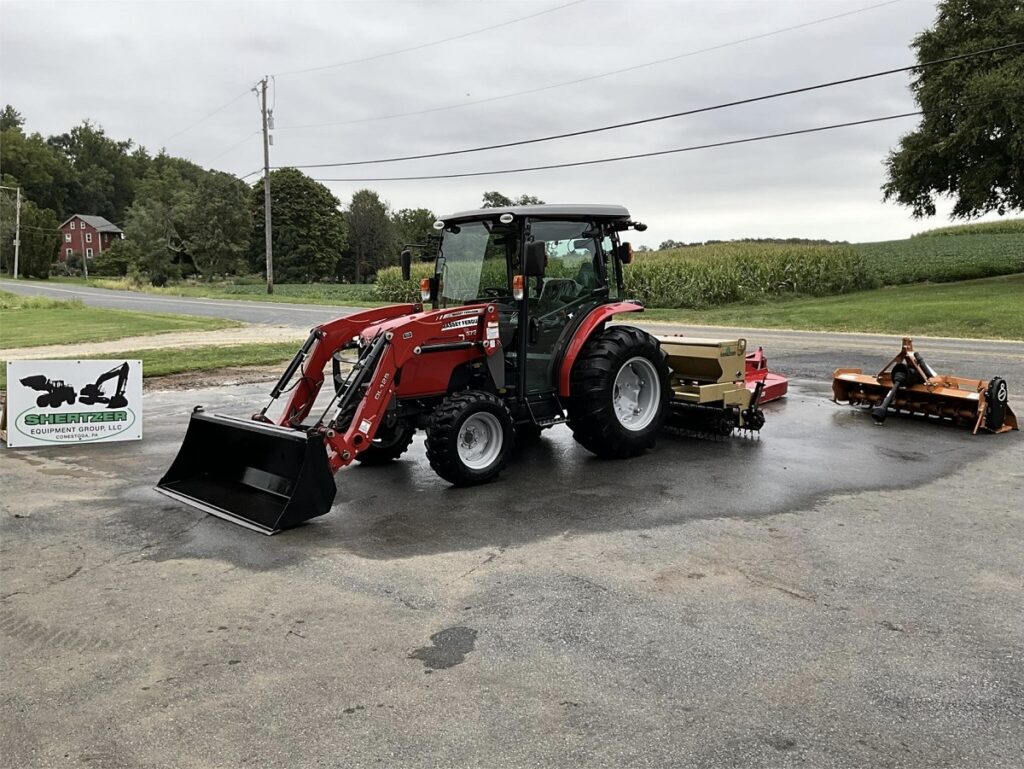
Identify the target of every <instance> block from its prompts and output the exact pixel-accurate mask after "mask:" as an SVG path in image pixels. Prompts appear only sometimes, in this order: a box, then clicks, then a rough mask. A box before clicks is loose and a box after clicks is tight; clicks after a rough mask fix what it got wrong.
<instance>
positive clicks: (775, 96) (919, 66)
mask: <svg viewBox="0 0 1024 769" xmlns="http://www.w3.org/2000/svg"><path fill="white" fill-rule="evenodd" d="M1021 46H1024V42H1019V43H1010V44H1008V45H1001V46H996V47H993V48H986V49H984V50H981V51H973V52H971V53H964V54H959V55H957V56H947V57H946V58H944V59H935V60H933V61H926V62H922V63H921V64H913V65H910V66H906V67H898V68H896V69H887V70H882V71H881V72H872V73H870V74H866V75H857V76H856V77H848V78H844V79H842V80H831V81H829V82H827V83H818V84H816V85H809V86H803V87H801V88H791V89H789V90H786V91H776V92H775V93H769V94H764V95H762V96H752V97H750V98H747V99H737V100H736V101H730V102H724V103H722V104H715V105H712V106H709V107H697V108H695V109H689V110H684V111H682V112H671V113H669V114H667V115H656V116H654V117H648V118H642V119H639V120H629V121H626V122H624V123H615V124H612V125H606V126H600V127H598V128H585V129H582V130H579V131H569V132H566V133H560V134H551V135H549V136H539V137H536V138H533V139H520V140H518V141H512V142H503V143H501V144H488V145H484V146H481V147H468V148H464V149H458V150H447V151H445V152H430V153H424V154H422V155H403V156H399V157H390V158H377V159H374V160H350V161H345V162H341V163H308V164H305V165H301V164H297V165H291V166H289V167H290V168H337V167H342V166H363V165H372V164H377V163H396V162H400V161H404V160H424V159H427V158H439V157H448V156H451V155H465V154H469V153H472V152H485V151H488V150H496V149H505V148H507V147H521V146H523V145H525V144H539V143H541V142H549V141H553V140H555V139H568V138H571V137H575V136H586V135H588V134H595V133H601V132H602V131H612V130H616V129H619V128H628V127H631V126H637V125H644V124H647V123H654V122H658V121H661V120H670V119H672V118H678V117H685V116H687V115H696V114H699V113H703V112H713V111H715V110H720V109H726V108H727V107H736V106H739V105H742V104H752V103H754V102H760V101H767V100H769V99H778V98H780V97H782V96H792V95H794V94H798V93H807V92H808V91H817V90H821V89H823V88H832V87H834V86H838V85H847V84H849V83H857V82H861V81H864V80H871V79H873V78H878V77H884V76H886V75H894V74H896V73H899V72H907V71H909V70H916V69H923V68H925V67H932V66H936V65H938V64H946V63H948V62H951V61H959V60H961V59H969V58H973V57H975V56H981V55H983V54H989V53H994V52H997V51H1005V50H1007V49H1010V48H1019V47H1021Z"/></svg>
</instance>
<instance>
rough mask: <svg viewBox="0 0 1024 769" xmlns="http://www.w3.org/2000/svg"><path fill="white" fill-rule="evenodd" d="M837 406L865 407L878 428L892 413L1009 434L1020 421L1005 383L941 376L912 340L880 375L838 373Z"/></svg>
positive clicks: (858, 371) (848, 370)
mask: <svg viewBox="0 0 1024 769" xmlns="http://www.w3.org/2000/svg"><path fill="white" fill-rule="evenodd" d="M832 395H833V400H834V401H835V402H836V403H849V404H850V405H852V406H864V407H867V408H869V409H870V410H871V417H872V419H874V420H875V422H876V423H877V424H882V423H883V422H885V418H886V417H887V416H888V415H889V414H892V413H901V414H910V415H923V416H929V417H938V418H941V419H944V420H948V421H951V422H955V423H957V424H962V425H966V426H968V427H971V428H972V432H973V433H974V434H977V432H978V430H987V431H988V432H992V433H1005V432H1009V431H1010V430H1016V429H1018V427H1017V417H1016V416H1015V415H1014V413H1013V410H1012V409H1011V408H1010V405H1009V403H1008V389H1007V386H1006V382H1005V381H1004V380H1003V379H1001V378H1000V377H993V378H992V379H990V380H989V381H988V382H986V381H985V380H983V379H965V378H962V377H955V376H950V375H948V374H937V373H935V371H934V370H933V369H932V367H931V366H929V365H928V363H927V362H926V361H925V359H924V357H923V356H922V355H921V353H919V352H915V351H914V342H913V340H912V339H909V338H904V339H903V346H902V348H901V349H900V351H899V353H897V354H896V356H895V357H893V359H892V360H890V361H889V362H888V363H887V364H886V365H885V367H884V368H883V369H882V370H881V371H879V372H878V374H876V375H874V376H871V375H870V374H865V373H864V372H863V371H862V370H861V369H859V368H839V369H836V370H835V373H834V374H833V378H832Z"/></svg>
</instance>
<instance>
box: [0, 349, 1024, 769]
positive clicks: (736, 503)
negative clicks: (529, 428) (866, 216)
mask: <svg viewBox="0 0 1024 769" xmlns="http://www.w3.org/2000/svg"><path fill="white" fill-rule="evenodd" d="M893 352H895V351H893ZM803 354H807V355H811V353H809V352H808V353H796V355H803ZM791 355H793V354H792V353H785V354H780V355H779V356H778V360H779V363H780V365H781V366H782V367H783V368H785V367H787V366H793V367H794V368H800V369H804V368H810V369H815V370H817V369H820V368H821V366H823V365H825V363H826V361H825V360H823V359H821V358H819V359H816V360H812V359H810V358H807V359H803V358H795V359H794V358H793V357H791ZM865 357H866V358H867V361H866V362H869V363H870V364H871V367H872V368H874V367H877V366H879V365H880V364H881V363H884V360H883V361H881V362H879V361H878V354H877V352H876V353H875V354H874V355H873V356H867V355H865ZM851 363H854V364H856V363H857V361H851ZM997 364H998V365H1000V366H1001V368H1002V369H1004V370H1005V372H1004V373H1005V375H1006V376H1008V377H1009V378H1011V379H1014V380H1015V381H1017V382H1020V381H1024V370H1022V369H1024V365H1021V363H1020V362H1019V361H1018V360H1017V359H1015V358H1012V357H1010V358H1004V359H1003V360H999V361H997ZM933 365H934V364H933ZM981 373H987V372H981ZM993 373H997V372H993ZM266 389H267V388H266V386H264V385H244V386H239V387H234V388H222V389H220V390H200V391H175V392H160V391H156V392H150V393H149V394H148V395H147V396H146V399H147V400H146V410H147V411H146V422H145V439H144V441H143V442H142V443H136V444H112V445H107V446H93V447H90V448H89V449H87V450H84V451H75V452H71V451H66V450H64V451H63V452H62V451H61V450H57V449H45V450H33V451H10V450H6V449H4V450H2V453H0V470H2V476H3V485H4V496H3V510H2V513H0V531H2V534H3V539H2V546H0V548H2V560H0V564H2V565H0V644H2V649H3V655H2V661H0V681H2V682H3V683H2V686H3V691H4V697H3V700H2V704H0V717H2V721H3V723H4V724H5V726H4V727H3V730H2V741H0V755H2V756H3V758H4V763H5V765H7V766H12V767H14V766H16V767H26V768H27V767H53V766H62V767H63V766H67V767H212V766H216V767H253V766H259V767H316V766H325V767H362V766H396V767H397V766H402V767H404V766H416V767H419V766H423V767H450V766H472V767H477V766H487V767H491V766H494V767H498V766H509V767H526V766H531V767H532V766H588V767H589V766H593V767H623V766H629V767H633V766H652V767H655V766H658V767H661V766H664V767H680V766H693V767H726V766H761V767H776V766H778V767H788V766H797V765H801V766H813V767H816V768H817V767H854V766H856V767H861V766H872V767H890V766H891V767H924V766H928V767H937V766H943V767H978V766H985V767H987V768H991V767H1018V766H1019V765H1020V755H1021V754H1022V752H1024V731H1022V729H1021V723H1022V719H1024V536H1022V535H1024V441H1022V439H1021V434H1020V433H1014V434H1010V435H1001V436H990V435H983V436H978V437H972V436H971V435H970V434H969V432H968V431H965V430H961V429H957V428H954V427H947V426H944V425H934V424H929V423H926V422H922V421H917V420H910V419H898V418H893V419H890V420H889V421H888V422H887V423H886V424H885V425H884V426H883V427H877V426H875V425H874V424H873V423H872V422H871V419H870V418H869V417H868V416H867V415H866V414H865V413H862V412H857V411H853V410H851V409H849V408H846V407H841V406H837V405H835V404H833V403H831V402H829V401H828V400H827V395H828V387H827V384H825V382H824V381H822V380H820V379H819V380H817V381H814V380H809V379H800V380H798V381H796V382H794V385H793V388H792V390H791V394H790V397H789V398H787V399H786V400H784V401H782V402H778V403H775V404H770V405H769V406H768V407H767V419H768V422H767V426H766V427H765V429H764V431H763V433H762V435H761V436H760V437H759V438H756V439H747V438H740V437H734V438H730V439H717V440H716V439H702V438H697V437H693V436H684V435H666V436H665V437H664V438H663V439H662V441H661V442H660V443H659V445H658V447H657V449H656V450H654V451H652V452H650V453H649V454H648V455H646V456H644V457H640V458H636V459H633V460H629V461H624V462H609V461H601V460H597V459H594V458H592V457H591V456H590V455H588V454H587V453H586V452H584V451H583V450H582V449H579V448H578V447H576V445H575V444H574V442H573V441H572V438H571V435H570V434H569V432H568V430H567V429H566V428H564V427H559V428H556V429H554V430H551V431H548V432H546V433H545V437H544V438H542V439H541V440H540V441H539V442H538V443H537V444H535V445H532V446H528V447H524V448H522V449H520V450H519V451H518V452H517V455H516V457H515V459H514V460H513V462H512V463H511V465H510V466H509V468H508V469H507V470H506V471H505V472H504V473H503V474H502V476H501V478H500V480H498V481H497V482H495V483H491V484H488V485H486V486H483V487H478V488H474V489H453V488H450V487H448V486H447V485H446V484H444V483H443V482H442V481H440V479H438V478H437V477H436V476H434V474H433V473H432V472H431V470H430V468H429V466H428V465H427V462H426V458H425V456H424V450H423V442H422V438H418V439H417V440H416V442H415V443H414V444H413V447H412V449H411V450H410V452H409V453H408V454H407V455H406V456H405V457H403V459H402V460H401V461H399V462H397V463H395V464H394V465H392V466H390V467H384V468H363V467H359V466H355V467H352V468H348V469H345V470H342V471H341V472H340V473H339V474H338V478H337V480H338V497H337V502H336V504H335V506H334V509H333V510H332V511H331V512H330V513H329V514H327V515H326V516H323V517H321V518H317V519H314V520H313V521H311V522H310V523H309V524H307V525H305V526H303V527H301V528H299V529H296V530H293V531H289V532H285V533H283V534H280V535H278V536H275V537H265V536H262V535H259V534H255V533H253V532H251V531H247V530H245V529H242V528H240V527H237V526H233V525H231V524H229V523H226V522H224V521H222V520H219V519H217V518H213V517H209V516H206V515H204V514H202V513H199V512H197V511H194V510H191V509H189V508H187V507H183V506H181V505H179V504H177V503H175V502H173V501H171V500H169V499H167V498H165V497H163V496H161V495H159V494H157V493H156V492H155V491H153V489H152V486H153V484H154V483H155V481H156V480H157V479H158V478H159V476H160V475H161V474H162V472H163V471H164V470H165V469H166V467H167V466H168V464H169V463H170V461H171V459H172V458H173V456H174V453H175V452H176V450H177V447H178V444H179V443H180V440H181V438H182V436H183V433H184V430H185V426H186V423H187V420H188V413H189V411H190V410H191V408H192V406H193V405H195V404H197V403H203V404H204V405H206V406H207V407H208V409H210V410H215V411H218V412H221V413H228V414H235V415H244V414H248V413H251V412H252V410H253V407H254V406H255V405H257V404H260V403H261V402H262V397H263V395H262V394H263V393H264V392H265V391H266ZM1016 390H1017V391H1019V388H1016ZM83 448H84V447H83Z"/></svg>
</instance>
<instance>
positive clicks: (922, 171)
mask: <svg viewBox="0 0 1024 769" xmlns="http://www.w3.org/2000/svg"><path fill="white" fill-rule="evenodd" d="M1021 40H1024V3H1021V2H1020V0H942V2H940V3H939V15H938V19H937V20H936V22H935V25H934V26H933V27H932V28H931V29H928V30H926V31H925V32H922V33H921V34H920V35H918V36H917V37H916V38H915V39H914V42H913V48H914V49H915V51H916V53H917V60H918V62H924V61H931V60H935V59H942V58H946V57H950V56H955V55H957V54H963V53H970V52H971V51H977V50H981V49H985V48H992V47H996V46H999V45H1006V44H1008V43H1013V42H1019V41H1021ZM912 87H913V91H914V98H915V99H916V101H917V103H918V105H919V106H920V109H921V110H922V111H923V112H924V114H923V115H922V117H921V124H920V125H919V126H918V128H917V130H915V131H912V132H911V133H909V134H907V135H906V136H904V137H903V138H902V139H901V140H900V144H899V147H898V148H897V149H895V150H893V151H892V152H890V153H889V156H888V158H887V159H886V162H885V164H886V170H887V172H888V181H886V183H885V184H884V185H883V187H882V190H883V193H884V197H885V199H886V200H890V199H891V200H895V201H896V202H897V203H899V204H901V205H904V206H909V207H910V208H911V210H912V211H913V214H914V216H915V217H921V216H933V215H934V214H935V210H936V208H935V202H936V199H937V198H938V197H942V196H948V197H950V198H952V199H953V201H954V205H953V216H954V217H960V218H969V217H974V216H980V215H981V214H984V213H986V212H989V211H997V212H999V213H1000V214H1003V213H1007V212H1009V211H1013V210H1021V209H1024V140H1022V138H1021V137H1022V136H1024V48H1021V47H1018V48H1013V49H1009V50H1005V51H1000V52H997V53H992V54H986V55H983V56H977V57H974V58H971V59H962V60H959V61H953V62H949V63H947V64H942V65H936V66H932V67H927V68H925V69H921V70H919V71H918V72H917V74H916V76H915V77H914V81H913V84H912Z"/></svg>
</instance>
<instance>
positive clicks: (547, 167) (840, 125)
mask: <svg viewBox="0 0 1024 769" xmlns="http://www.w3.org/2000/svg"><path fill="white" fill-rule="evenodd" d="M922 114H924V113H923V112H922V111H920V110H918V111H916V112H902V113H900V114H898V115H884V116H882V117H873V118H867V119H865V120H851V121H848V122H846V123H833V124H832V125H825V126H815V127H814V128H801V129H798V130H795V131H782V132H780V133H773V134H762V135H761V136H751V137H747V138H745V139H730V140H729V141H721V142H712V143H710V144H694V145H691V146H689V147H676V148H675V149H670V150H656V151H654V152H641V153H637V154H635V155H618V156H616V157H610V158H598V159H596V160H578V161H575V162H572V163H552V164H550V165H543V166H524V167H522V168H504V169H500V170H495V171H473V172H469V173H459V174H432V175H428V176H379V177H373V178H366V177H362V178H355V179H316V180H315V181H318V182H407V181H422V180H427V179H464V178H466V177H470V176H494V175H497V174H518V173H524V172H526V171H547V170H551V169H554V168H575V167H578V166H594V165H598V164H600V163H616V162H618V161H621V160H637V159H639V158H653V157H658V156H660V155H673V154H676V153H680V152H695V151H696V150H706V149H713V148H715V147H729V146H732V145H736V144H749V143H751V142H760V141H766V140H768V139H781V138H783V137H786V136H799V135H801V134H811V133H819V132H821V131H831V130H834V129H836V128H850V127H852V126H859V125H867V124H868V123H881V122H883V121H886V120H898V119H900V118H905V117H914V116H916V115H922Z"/></svg>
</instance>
